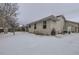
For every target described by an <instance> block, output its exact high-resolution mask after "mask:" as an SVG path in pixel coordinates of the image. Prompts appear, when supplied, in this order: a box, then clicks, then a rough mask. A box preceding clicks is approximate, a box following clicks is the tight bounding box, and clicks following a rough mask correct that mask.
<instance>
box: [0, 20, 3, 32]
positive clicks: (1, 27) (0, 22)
mask: <svg viewBox="0 0 79 59" xmlns="http://www.w3.org/2000/svg"><path fill="white" fill-rule="evenodd" d="M0 32H3V24H2V20H1V19H0Z"/></svg>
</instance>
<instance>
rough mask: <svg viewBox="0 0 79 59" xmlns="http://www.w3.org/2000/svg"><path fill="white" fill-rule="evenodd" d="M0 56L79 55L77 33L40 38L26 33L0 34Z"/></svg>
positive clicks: (78, 34) (78, 37)
mask: <svg viewBox="0 0 79 59" xmlns="http://www.w3.org/2000/svg"><path fill="white" fill-rule="evenodd" d="M0 54H1V55H5V54H21V55H24V54H26V55H29V54H31V55H32V54H33V55H41V54H44V55H56V54H57V55H59V54H61V55H63V54H71V55H72V54H79V33H72V34H70V35H69V34H65V35H57V36H41V35H35V34H30V33H27V32H16V35H13V34H12V33H8V34H3V33H0Z"/></svg>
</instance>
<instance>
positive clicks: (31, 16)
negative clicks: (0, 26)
mask: <svg viewBox="0 0 79 59" xmlns="http://www.w3.org/2000/svg"><path fill="white" fill-rule="evenodd" d="M18 5H19V10H18V13H19V14H18V18H19V19H18V22H19V23H20V24H28V23H30V22H32V21H36V20H39V19H41V18H44V17H47V16H49V15H55V16H57V15H64V16H65V17H66V19H67V20H72V21H76V22H79V4H77V3H72V4H71V3H70V4H68V3H60V4H58V3H49V4H46V3H44V4H41V3H22V4H18Z"/></svg>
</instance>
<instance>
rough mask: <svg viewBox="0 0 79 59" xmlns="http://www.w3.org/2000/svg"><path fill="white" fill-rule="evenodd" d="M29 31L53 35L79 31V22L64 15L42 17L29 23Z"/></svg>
mask: <svg viewBox="0 0 79 59" xmlns="http://www.w3.org/2000/svg"><path fill="white" fill-rule="evenodd" d="M27 27H28V28H27V29H28V32H30V33H35V34H44V35H53V33H54V34H59V33H66V32H69V33H70V32H77V33H78V32H79V23H77V22H73V21H68V20H66V18H65V17H64V16H63V15H59V16H54V15H50V16H48V17H45V18H42V19H40V20H38V21H35V22H32V23H30V24H27Z"/></svg>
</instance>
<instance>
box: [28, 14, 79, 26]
mask: <svg viewBox="0 0 79 59" xmlns="http://www.w3.org/2000/svg"><path fill="white" fill-rule="evenodd" d="M57 17H62V18H63V19H64V20H65V21H66V22H71V23H76V24H79V23H78V22H74V21H70V20H66V18H65V17H64V15H58V16H54V15H50V16H48V17H44V18H42V19H40V20H37V21H34V22H32V23H29V24H34V23H38V22H41V21H48V20H52V21H54V22H56V21H58V20H59V19H57ZM29 24H27V25H29Z"/></svg>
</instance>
